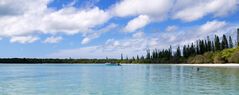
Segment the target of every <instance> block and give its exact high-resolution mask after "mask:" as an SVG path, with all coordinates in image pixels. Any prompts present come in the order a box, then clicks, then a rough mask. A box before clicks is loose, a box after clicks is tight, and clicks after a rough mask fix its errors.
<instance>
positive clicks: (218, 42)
mask: <svg viewBox="0 0 239 95" xmlns="http://www.w3.org/2000/svg"><path fill="white" fill-rule="evenodd" d="M214 44H215V45H214V46H215V51H218V50H221V48H220V39H219V37H218V36H217V35H215V38H214Z"/></svg>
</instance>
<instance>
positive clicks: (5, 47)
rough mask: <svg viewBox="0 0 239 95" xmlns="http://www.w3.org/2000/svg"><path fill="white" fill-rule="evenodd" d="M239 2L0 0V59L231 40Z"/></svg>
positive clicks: (111, 54) (108, 53) (133, 51)
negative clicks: (221, 39) (228, 37)
mask: <svg viewBox="0 0 239 95" xmlns="http://www.w3.org/2000/svg"><path fill="white" fill-rule="evenodd" d="M238 7H239V0H0V57H2V58H5V57H10V58H13V57H14V58H15V57H18V58H23V57H30V58H106V57H108V58H120V56H121V54H123V55H124V56H129V57H131V56H136V55H140V56H141V55H144V54H145V50H146V49H156V48H157V49H166V48H169V47H170V45H171V46H172V47H177V46H182V45H185V44H189V43H192V42H195V41H196V40H198V39H205V38H206V37H207V36H210V38H211V39H213V36H214V35H218V36H222V35H223V34H226V35H227V36H229V35H230V36H233V37H234V41H235V39H236V38H235V36H236V29H237V28H238V27H239V8H238Z"/></svg>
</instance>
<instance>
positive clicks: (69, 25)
mask: <svg viewBox="0 0 239 95" xmlns="http://www.w3.org/2000/svg"><path fill="white" fill-rule="evenodd" d="M69 18H70V19H69ZM109 18H110V16H109V15H108V13H107V12H105V11H103V10H100V9H99V8H97V7H95V8H93V9H90V10H78V9H76V8H74V7H69V8H64V9H61V10H59V11H56V12H53V13H51V14H48V15H46V16H45V17H44V18H43V21H44V24H45V25H44V26H45V30H44V32H50V33H57V32H63V33H66V34H76V33H79V32H87V31H89V30H90V29H92V28H94V27H95V26H97V25H101V24H104V23H105V22H107V21H108V20H109Z"/></svg>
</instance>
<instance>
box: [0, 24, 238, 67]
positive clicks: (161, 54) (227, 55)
mask: <svg viewBox="0 0 239 95" xmlns="http://www.w3.org/2000/svg"><path fill="white" fill-rule="evenodd" d="M107 62H112V63H127V64H132V63H133V64H165V63H172V64H180V63H189V64H193V63H197V64H200V63H239V29H237V41H236V42H235V43H233V40H232V37H231V36H228V37H227V36H226V35H223V36H222V37H219V36H217V35H215V37H214V40H210V38H209V36H208V37H207V39H206V40H205V39H204V40H200V39H199V40H197V41H196V42H195V43H191V44H188V45H184V46H183V47H182V49H181V47H180V46H178V47H177V49H176V51H175V52H173V50H172V47H171V46H170V47H169V48H168V49H162V50H159V49H154V50H150V49H148V50H146V55H141V56H139V55H137V56H134V57H132V58H128V57H126V58H123V54H121V58H120V59H109V58H105V59H72V58H67V59H56V58H54V59H53V58H47V59H46V58H0V63H6V64H10V63H11V64H22V63H25V64H53V63H55V64H60V63H63V64H81V63H91V64H92V63H93V64H94V63H95V64H97V63H107Z"/></svg>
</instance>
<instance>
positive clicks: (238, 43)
mask: <svg viewBox="0 0 239 95" xmlns="http://www.w3.org/2000/svg"><path fill="white" fill-rule="evenodd" d="M237 45H238V46H239V28H238V29H237Z"/></svg>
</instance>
